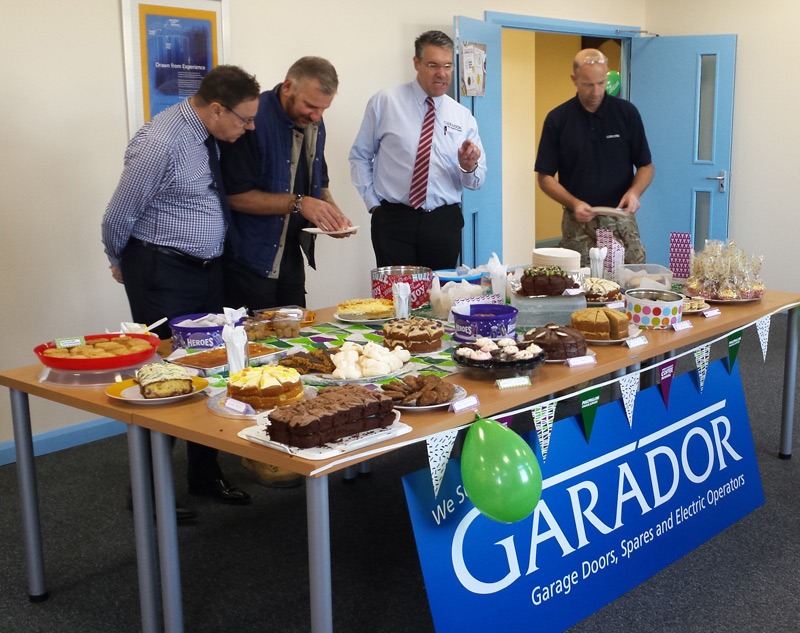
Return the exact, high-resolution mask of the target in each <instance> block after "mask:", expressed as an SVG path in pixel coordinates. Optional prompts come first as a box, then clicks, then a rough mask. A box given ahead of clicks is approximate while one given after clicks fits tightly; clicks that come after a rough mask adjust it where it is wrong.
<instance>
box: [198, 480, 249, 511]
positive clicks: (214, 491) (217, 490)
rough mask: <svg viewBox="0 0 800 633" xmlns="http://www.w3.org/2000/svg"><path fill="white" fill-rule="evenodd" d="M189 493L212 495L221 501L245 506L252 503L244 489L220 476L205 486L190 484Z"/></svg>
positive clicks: (203, 495) (201, 495) (202, 495)
mask: <svg viewBox="0 0 800 633" xmlns="http://www.w3.org/2000/svg"><path fill="white" fill-rule="evenodd" d="M189 494H190V495H196V496H200V497H211V498H212V499H214V500H215V501H219V502H220V503H228V504H231V505H237V506H244V505H247V504H248V503H250V495H249V494H247V493H246V492H245V491H244V490H240V489H239V488H234V487H233V486H231V485H230V484H229V483H228V482H227V480H225V479H223V478H222V477H220V478H219V479H215V480H214V481H212V482H211V483H209V484H206V485H205V486H189Z"/></svg>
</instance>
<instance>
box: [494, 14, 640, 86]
mask: <svg viewBox="0 0 800 633" xmlns="http://www.w3.org/2000/svg"><path fill="white" fill-rule="evenodd" d="M483 19H484V20H485V21H486V22H491V23H492V24H497V25H498V26H500V27H501V28H515V29H526V30H529V31H543V32H547V33H561V34H563V35H588V36H591V37H607V38H612V39H615V40H620V41H621V43H622V53H621V57H620V66H621V67H620V69H619V72H620V75H622V77H623V78H624V80H623V81H622V88H621V92H620V96H621V97H623V98H624V99H628V98H629V90H630V88H629V86H630V56H631V39H633V38H634V37H641V36H642V35H644V34H645V33H646V31H644V30H643V29H642V28H641V27H639V26H633V25H626V24H603V23H597V22H579V21H576V20H557V19H554V18H542V17H538V16H534V15H519V14H516V13H503V12H500V11H484V14H483Z"/></svg>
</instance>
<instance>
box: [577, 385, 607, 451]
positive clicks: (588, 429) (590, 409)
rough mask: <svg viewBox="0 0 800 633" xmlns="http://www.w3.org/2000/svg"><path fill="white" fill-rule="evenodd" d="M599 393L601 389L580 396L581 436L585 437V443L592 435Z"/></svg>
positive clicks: (591, 390) (585, 392)
mask: <svg viewBox="0 0 800 633" xmlns="http://www.w3.org/2000/svg"><path fill="white" fill-rule="evenodd" d="M601 391H602V387H597V388H595V389H590V390H589V391H584V392H583V393H582V394H581V421H582V423H583V434H584V435H585V436H586V441H587V442H588V441H589V436H590V435H591V434H592V427H594V418H595V415H597V407H598V405H599V404H600V392H601Z"/></svg>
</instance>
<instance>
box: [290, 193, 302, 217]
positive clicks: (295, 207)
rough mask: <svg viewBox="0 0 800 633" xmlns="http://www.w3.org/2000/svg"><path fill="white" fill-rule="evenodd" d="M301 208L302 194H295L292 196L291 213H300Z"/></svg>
mask: <svg viewBox="0 0 800 633" xmlns="http://www.w3.org/2000/svg"><path fill="white" fill-rule="evenodd" d="M302 209H303V196H302V194H299V193H298V194H297V195H296V196H295V197H294V202H293V203H292V213H300V211H302Z"/></svg>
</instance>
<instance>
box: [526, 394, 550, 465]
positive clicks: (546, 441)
mask: <svg viewBox="0 0 800 633" xmlns="http://www.w3.org/2000/svg"><path fill="white" fill-rule="evenodd" d="M555 412H556V402H555V401H551V402H543V403H542V404H537V405H536V406H535V407H533V408H532V409H531V415H532V416H533V428H535V429H536V437H538V438H539V446H541V448H542V461H545V460H546V459H547V450H548V449H549V448H550V434H551V433H552V431H553V418H554V417H555Z"/></svg>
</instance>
